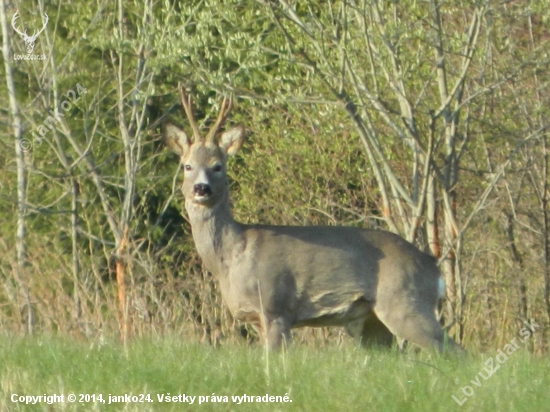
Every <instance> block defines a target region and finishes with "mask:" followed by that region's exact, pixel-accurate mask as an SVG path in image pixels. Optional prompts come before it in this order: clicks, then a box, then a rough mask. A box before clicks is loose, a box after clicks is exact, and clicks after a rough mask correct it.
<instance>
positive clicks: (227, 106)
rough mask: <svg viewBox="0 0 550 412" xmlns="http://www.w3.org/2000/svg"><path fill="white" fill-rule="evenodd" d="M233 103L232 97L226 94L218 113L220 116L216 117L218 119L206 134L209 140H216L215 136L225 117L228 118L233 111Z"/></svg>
mask: <svg viewBox="0 0 550 412" xmlns="http://www.w3.org/2000/svg"><path fill="white" fill-rule="evenodd" d="M232 103H233V102H232V99H231V97H227V96H224V98H223V100H222V104H221V105H220V111H219V113H218V117H217V118H216V121H215V122H214V124H213V125H212V127H211V128H210V131H209V132H208V134H207V135H206V141H207V142H213V141H214V137H215V136H216V133H218V131H219V130H220V128H221V127H222V126H223V123H224V122H225V119H227V115H228V114H229V112H230V111H231V107H232Z"/></svg>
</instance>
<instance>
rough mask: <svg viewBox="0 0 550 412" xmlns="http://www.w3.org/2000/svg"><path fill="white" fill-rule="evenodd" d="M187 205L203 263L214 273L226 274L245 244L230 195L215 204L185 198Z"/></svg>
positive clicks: (218, 274) (196, 244)
mask: <svg viewBox="0 0 550 412" xmlns="http://www.w3.org/2000/svg"><path fill="white" fill-rule="evenodd" d="M185 208H186V210H187V213H188V215H189V220H190V222H191V230H192V232H193V240H194V241H195V247H196V248H197V251H198V252H199V255H200V257H201V259H202V261H203V263H204V265H205V266H206V268H207V269H208V270H209V271H210V272H211V273H213V274H214V275H215V276H217V277H220V276H222V277H223V276H224V275H225V274H227V272H228V270H229V267H230V265H231V260H232V259H233V257H234V256H235V254H236V253H238V251H239V250H240V249H241V248H242V245H243V244H244V240H243V234H242V227H241V226H242V225H241V224H240V223H237V222H236V221H235V220H234V219H233V216H232V215H231V206H230V204H229V199H228V198H226V199H224V201H222V202H220V203H218V204H216V205H214V206H212V207H209V206H204V205H199V204H196V203H193V202H192V201H186V202H185Z"/></svg>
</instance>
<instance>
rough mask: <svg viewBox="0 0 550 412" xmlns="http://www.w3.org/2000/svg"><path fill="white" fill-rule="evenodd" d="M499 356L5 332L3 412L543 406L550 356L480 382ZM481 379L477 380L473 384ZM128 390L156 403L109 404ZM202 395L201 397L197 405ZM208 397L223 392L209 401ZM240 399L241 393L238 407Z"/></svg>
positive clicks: (527, 359) (516, 363) (518, 362)
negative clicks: (268, 349) (27, 400)
mask: <svg viewBox="0 0 550 412" xmlns="http://www.w3.org/2000/svg"><path fill="white" fill-rule="evenodd" d="M495 355H496V353H488V354H486V355H475V356H474V355H469V356H466V357H463V358H456V357H453V356H449V355H445V356H439V355H433V354H429V353H427V352H421V353H419V354H417V353H414V352H412V351H411V352H407V353H404V354H399V353H394V352H376V351H366V350H363V349H357V348H355V347H354V346H352V345H347V346H345V347H343V348H340V349H338V348H336V347H331V348H311V347H304V346H300V345H298V344H297V345H294V346H293V347H291V349H290V350H289V351H288V352H283V353H278V354H273V353H270V354H267V355H266V353H265V352H264V351H263V350H262V348H260V347H256V348H246V347H243V346H239V345H230V346H222V347H220V348H213V347H211V346H201V345H190V344H186V343H183V342H181V341H179V340H177V339H173V338H172V339H162V340H139V341H134V342H132V343H130V344H129V345H128V346H127V347H126V348H124V347H123V346H121V345H120V344H118V343H105V342H103V343H97V342H96V343H90V342H76V341H69V340H66V339H59V338H26V339H21V338H3V339H2V341H1V342H0V410H2V411H52V410H54V411H57V410H68V411H73V410H113V411H119V410H120V411H157V410H166V411H181V410H200V411H287V410H288V411H356V410H357V411H365V410H377V411H448V410H464V411H470V410H475V411H529V412H532V411H542V410H545V408H547V400H548V396H547V395H548V387H550V360H548V359H547V358H542V357H537V356H535V355H532V354H530V353H529V352H528V351H527V350H524V349H523V348H520V349H519V350H518V351H517V352H515V353H514V354H512V355H510V357H509V358H508V360H506V361H505V362H504V363H502V364H499V365H500V368H499V369H498V370H496V371H495V373H494V374H493V375H492V376H491V377H489V378H488V379H487V380H484V379H483V378H479V377H478V376H479V375H478V373H479V372H480V371H481V372H482V373H483V374H484V375H487V374H486V373H484V372H483V368H484V367H485V362H486V359H487V358H489V357H493V358H494V357H495ZM266 356H268V357H269V359H266ZM268 360H269V362H268ZM497 364H498V362H496V361H495V365H497ZM476 376H477V380H478V381H479V385H475V383H472V382H471V381H476ZM465 386H470V387H472V391H473V393H471V391H470V390H469V389H466V393H468V394H470V396H468V397H467V396H465V395H464V393H463V390H462V388H463V387H465ZM14 394H17V395H18V396H38V395H44V394H46V395H52V394H63V395H65V403H56V404H52V405H48V404H46V403H37V404H35V405H25V404H23V403H14V402H12V401H11V398H12V395H14ZM69 394H75V395H77V396H79V394H89V395H93V394H95V395H96V396H97V395H99V394H102V397H103V400H104V401H105V403H101V402H97V401H96V402H95V403H94V402H84V403H79V402H75V403H69V402H67V396H68V395H69ZM125 394H128V395H134V396H139V395H140V394H149V395H150V400H151V401H152V402H147V401H145V402H144V403H137V402H136V403H132V402H122V403H114V404H113V403H111V404H110V405H109V404H108V403H109V399H112V398H110V396H112V395H125ZM180 394H181V395H183V394H185V395H186V396H195V397H196V398H195V400H194V403H193V404H192V405H189V403H173V402H170V403H166V402H163V403H160V402H159V397H160V396H162V395H164V396H177V395H180ZM245 394H246V395H248V396H254V402H246V401H242V399H243V398H242V396H243V395H245ZM266 394H267V395H270V396H280V397H281V398H282V397H284V396H285V395H286V396H287V397H288V398H282V399H283V400H285V399H286V400H289V401H290V400H291V401H292V402H286V403H284V402H277V403H266V402H260V403H259V402H256V400H257V398H256V397H257V396H260V397H264V396H265V395H266ZM453 395H454V396H455V397H456V398H457V399H458V400H459V401H462V400H463V399H467V400H466V401H465V402H464V403H463V405H462V406H459V405H458V403H457V402H456V401H455V400H453V398H452V396H453ZM199 396H202V397H203V398H202V403H201V404H198V402H199ZM212 396H221V397H227V398H221V399H218V400H221V401H222V402H213V401H212V398H211V397H212ZM234 396H239V397H241V398H240V399H241V403H240V404H239V403H238V401H237V398H235V399H232V397H234ZM206 397H209V399H208V401H207V402H206ZM264 399H266V398H264ZM144 400H145V399H144ZM182 400H183V398H182ZM225 400H227V402H225ZM247 400H248V401H250V398H248V399H247ZM188 401H189V399H188Z"/></svg>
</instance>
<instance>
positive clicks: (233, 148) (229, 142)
mask: <svg viewBox="0 0 550 412" xmlns="http://www.w3.org/2000/svg"><path fill="white" fill-rule="evenodd" d="M243 142H244V126H243V125H242V124H239V125H237V126H235V127H232V128H231V129H229V130H226V131H225V132H223V133H222V134H221V135H220V140H219V144H218V145H219V146H220V148H221V149H222V150H223V151H224V152H225V153H226V154H227V155H228V156H234V155H235V154H237V152H238V151H239V149H240V148H241V146H242V145H243Z"/></svg>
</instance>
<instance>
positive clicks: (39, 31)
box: [31, 13, 50, 40]
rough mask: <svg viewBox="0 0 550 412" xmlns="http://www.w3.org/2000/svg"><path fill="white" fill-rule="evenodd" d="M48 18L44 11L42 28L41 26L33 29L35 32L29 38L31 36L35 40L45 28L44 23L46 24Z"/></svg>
mask: <svg viewBox="0 0 550 412" xmlns="http://www.w3.org/2000/svg"><path fill="white" fill-rule="evenodd" d="M49 19H50V18H49V17H48V15H47V14H46V13H44V20H46V21H45V22H44V24H43V25H42V28H41V29H40V30H38V31H35V32H34V33H33V35H32V36H31V38H32V39H33V40H36V38H37V37H38V35H39V34H40V33H42V32H43V31H44V29H45V28H46V24H48V20H49Z"/></svg>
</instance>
